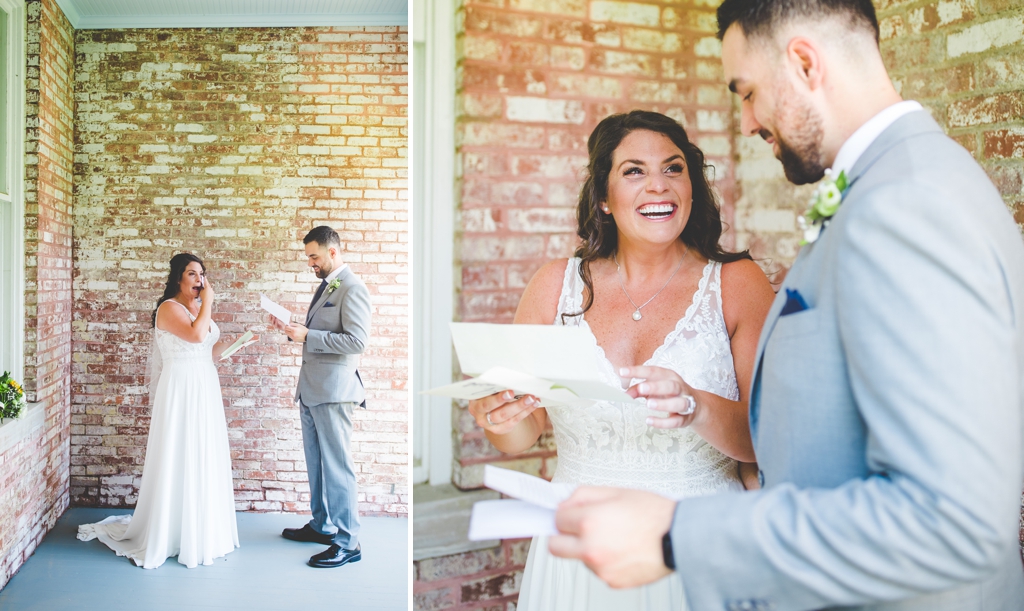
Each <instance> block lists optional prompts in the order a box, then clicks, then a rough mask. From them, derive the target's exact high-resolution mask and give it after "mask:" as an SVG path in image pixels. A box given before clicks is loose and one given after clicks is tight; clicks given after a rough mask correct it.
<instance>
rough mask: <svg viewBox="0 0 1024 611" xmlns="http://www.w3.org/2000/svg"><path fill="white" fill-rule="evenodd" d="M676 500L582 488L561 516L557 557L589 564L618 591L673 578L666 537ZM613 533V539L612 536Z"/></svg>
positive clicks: (554, 542) (554, 544) (551, 544)
mask: <svg viewBox="0 0 1024 611" xmlns="http://www.w3.org/2000/svg"><path fill="white" fill-rule="evenodd" d="M675 509H676V501H673V500H672V499H668V498H665V497H663V496H660V495H657V494H654V493H652V492H643V491H640V490H625V489H622V488H604V487H600V488H599V487H592V486H581V487H579V488H577V489H576V491H575V492H573V494H572V496H570V497H569V499H568V500H566V501H565V502H564V503H562V504H561V505H559V507H558V511H557V513H556V514H555V526H556V528H557V529H558V531H559V533H561V534H559V535H557V536H553V537H551V538H550V539H548V549H549V550H550V551H551V553H552V554H554V555H555V556H559V557H561V558H573V559H576V560H581V561H583V563H584V564H586V565H587V567H589V568H590V570H592V571H594V573H595V574H596V575H597V576H598V577H600V578H601V579H602V580H604V581H605V582H606V583H607V584H608V585H610V586H611V587H613V588H632V587H636V586H640V585H644V584H648V583H652V582H654V581H657V580H659V579H661V578H662V577H665V576H666V575H668V574H670V573H671V572H672V571H671V569H669V568H668V567H667V566H666V565H665V556H664V554H663V551H662V549H663V548H662V538H663V537H664V535H665V533H667V532H668V531H669V529H670V528H671V527H672V514H673V513H675ZM610 534H612V535H613V536H609V535H610Z"/></svg>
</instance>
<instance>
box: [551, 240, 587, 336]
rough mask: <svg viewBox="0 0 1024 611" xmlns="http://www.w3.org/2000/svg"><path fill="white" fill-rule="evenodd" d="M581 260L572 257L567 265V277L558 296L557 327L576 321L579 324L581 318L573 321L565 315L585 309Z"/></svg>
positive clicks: (563, 280)
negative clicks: (580, 271)
mask: <svg viewBox="0 0 1024 611" xmlns="http://www.w3.org/2000/svg"><path fill="white" fill-rule="evenodd" d="M579 270H580V258H579V257H570V258H569V261H568V262H567V263H566V265H565V275H564V276H563V277H562V292H561V294H560V295H559V296H558V311H557V312H556V313H555V323H554V324H556V325H561V324H564V323H563V320H564V321H565V322H566V323H567V322H569V320H574V321H575V324H579V318H578V317H577V318H575V319H572V318H571V317H570V316H565V317H564V318H563V316H562V315H563V314H569V315H572V314H576V313H578V312H579V311H580V310H582V309H583V280H582V279H580V273H579Z"/></svg>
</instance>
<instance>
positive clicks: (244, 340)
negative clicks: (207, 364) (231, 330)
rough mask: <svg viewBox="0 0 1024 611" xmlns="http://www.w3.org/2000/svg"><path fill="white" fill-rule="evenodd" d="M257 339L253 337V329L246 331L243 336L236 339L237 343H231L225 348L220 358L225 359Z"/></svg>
mask: <svg viewBox="0 0 1024 611" xmlns="http://www.w3.org/2000/svg"><path fill="white" fill-rule="evenodd" d="M255 342H256V340H254V339H253V338H252V331H246V332H245V333H244V334H243V335H242V336H241V337H239V338H238V339H237V340H235V343H233V344H231V345H230V346H228V347H227V348H225V349H224V352H221V353H220V360H222V361H223V360H224V359H226V358H228V357H229V356H231V355H232V354H234V353H236V352H238V351H239V350H241V349H242V348H245V347H246V346H248V345H249V344H252V343H255Z"/></svg>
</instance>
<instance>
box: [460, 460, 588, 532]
mask: <svg viewBox="0 0 1024 611" xmlns="http://www.w3.org/2000/svg"><path fill="white" fill-rule="evenodd" d="M484 485H485V486H487V487H488V488H490V489H492V490H497V491H498V492H500V493H502V494H504V495H506V496H510V497H512V498H511V499H498V500H491V501H479V502H477V503H474V504H473V512H472V513H471V514H470V517H469V540H470V541H487V540H490V539H519V538H522V537H541V536H546V535H554V534H558V531H557V529H556V528H555V509H556V508H557V507H558V504H559V503H561V502H562V501H564V500H565V499H567V498H569V495H571V494H572V491H573V490H575V489H576V487H575V486H573V485H571V484H556V483H552V482H549V481H547V480H544V479H541V478H539V477H534V476H532V475H527V474H526V473H520V472H519V471H511V470H509V469H502V468H499V467H494V466H491V465H485V466H484Z"/></svg>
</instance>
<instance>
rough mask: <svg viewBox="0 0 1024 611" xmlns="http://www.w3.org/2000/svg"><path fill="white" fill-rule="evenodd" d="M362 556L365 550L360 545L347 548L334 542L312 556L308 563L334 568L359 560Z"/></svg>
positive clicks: (314, 565)
mask: <svg viewBox="0 0 1024 611" xmlns="http://www.w3.org/2000/svg"><path fill="white" fill-rule="evenodd" d="M362 558H363V551H362V548H361V547H360V546H359V545H356V548H355V549H345V548H343V547H341V546H340V545H336V544H333V543H332V544H331V546H330V547H328V548H327V549H325V550H324V551H322V552H320V553H319V554H317V555H315V556H313V557H312V558H310V559H309V562H308V563H307V564H309V566H313V567H316V568H318V569H333V568H334V567H336V566H343V565H346V564H348V563H349V562H359V561H360V560H362Z"/></svg>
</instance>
